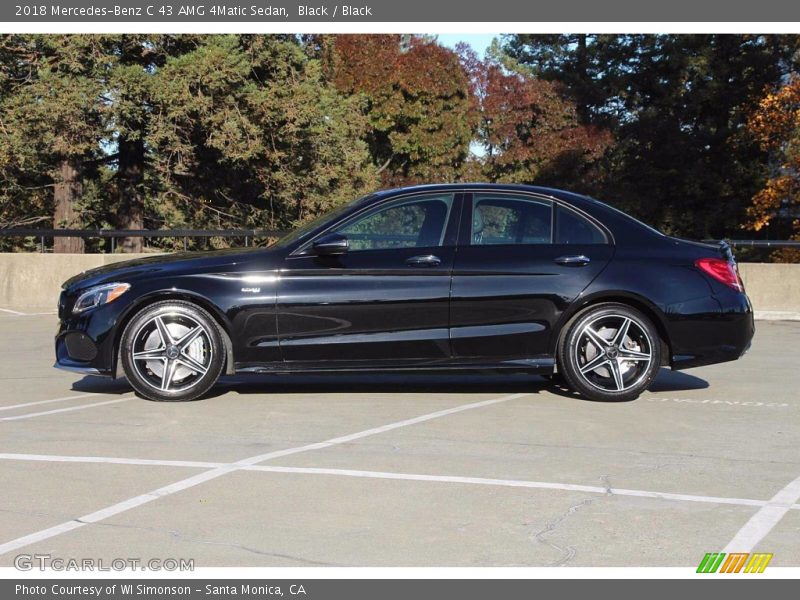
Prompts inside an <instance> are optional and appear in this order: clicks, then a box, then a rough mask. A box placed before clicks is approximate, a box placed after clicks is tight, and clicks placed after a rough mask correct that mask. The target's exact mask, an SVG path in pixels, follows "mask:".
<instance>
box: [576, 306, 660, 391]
mask: <svg viewBox="0 0 800 600" xmlns="http://www.w3.org/2000/svg"><path fill="white" fill-rule="evenodd" d="M652 361H653V341H652V340H651V339H650V336H649V335H648V333H647V331H646V329H645V327H644V326H643V325H642V324H641V323H639V322H637V321H636V320H635V319H632V318H631V317H629V316H626V315H621V314H607V315H603V316H600V317H598V318H596V319H593V320H591V321H589V322H588V323H586V324H585V325H584V326H583V328H582V329H581V331H580V333H579V336H578V343H577V344H576V345H575V364H576V365H577V367H578V369H577V370H578V373H579V374H580V376H581V377H582V378H583V380H584V381H585V382H586V383H588V384H589V385H591V386H593V387H595V388H597V389H600V390H603V391H605V392H623V391H626V390H629V389H631V388H633V387H635V386H637V385H638V384H639V383H640V382H641V381H642V380H643V379H644V378H645V377H647V374H648V370H649V368H650V364H651V363H652Z"/></svg>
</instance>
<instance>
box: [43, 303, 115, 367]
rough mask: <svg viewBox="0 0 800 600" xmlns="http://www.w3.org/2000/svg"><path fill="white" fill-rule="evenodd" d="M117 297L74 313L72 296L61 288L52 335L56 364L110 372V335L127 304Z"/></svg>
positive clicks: (112, 352) (112, 337)
mask: <svg viewBox="0 0 800 600" xmlns="http://www.w3.org/2000/svg"><path fill="white" fill-rule="evenodd" d="M121 300H122V299H120V300H117V301H115V302H111V303H109V304H106V305H103V306H98V307H97V308H94V309H91V310H89V311H87V312H85V313H81V314H77V315H75V314H72V303H73V302H74V298H69V297H67V296H66V294H65V293H63V292H62V294H61V298H60V299H59V305H58V317H59V325H58V332H57V333H56V337H55V353H56V362H55V365H54V366H55V367H56V368H59V369H64V370H67V371H73V372H77V373H82V374H85V375H108V376H111V375H113V373H114V343H115V339H114V335H115V331H116V325H117V323H118V321H119V318H120V315H121V314H122V312H123V311H124V310H125V306H126V304H127V303H125V302H122V301H121Z"/></svg>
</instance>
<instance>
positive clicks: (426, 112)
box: [331, 35, 477, 185]
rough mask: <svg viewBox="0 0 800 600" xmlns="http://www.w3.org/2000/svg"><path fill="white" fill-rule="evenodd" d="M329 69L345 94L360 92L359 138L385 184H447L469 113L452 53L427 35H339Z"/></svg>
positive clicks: (462, 150)
mask: <svg viewBox="0 0 800 600" xmlns="http://www.w3.org/2000/svg"><path fill="white" fill-rule="evenodd" d="M332 54H333V56H332V59H331V60H332V66H331V71H332V73H333V75H332V77H333V81H334V83H335V85H336V87H337V88H338V89H339V90H340V91H342V92H343V93H345V94H348V95H349V94H363V95H364V97H365V98H366V99H367V101H368V103H367V105H366V107H365V109H366V111H367V115H368V117H369V122H370V125H371V129H370V131H369V132H368V134H367V136H366V139H367V141H368V143H369V147H370V152H371V153H372V157H373V161H374V164H375V165H376V166H377V167H378V169H379V171H381V172H382V175H383V181H384V183H385V184H387V185H393V184H402V183H418V182H431V181H443V182H444V181H455V180H456V179H458V178H459V174H460V171H461V169H462V167H463V165H464V163H465V161H466V159H467V157H468V156H469V145H470V142H471V140H472V135H473V129H474V127H475V124H476V119H477V114H476V112H475V110H474V108H475V107H474V104H473V102H472V99H471V97H470V89H469V78H468V75H467V73H466V72H465V70H464V68H463V67H462V65H461V64H460V62H459V58H458V55H457V54H456V53H455V52H453V51H452V50H449V49H447V48H444V47H442V46H440V45H438V44H437V43H436V42H435V41H434V40H432V39H430V38H419V37H411V36H406V37H402V36H399V35H341V36H337V37H336V38H335V43H334V51H333V53H332Z"/></svg>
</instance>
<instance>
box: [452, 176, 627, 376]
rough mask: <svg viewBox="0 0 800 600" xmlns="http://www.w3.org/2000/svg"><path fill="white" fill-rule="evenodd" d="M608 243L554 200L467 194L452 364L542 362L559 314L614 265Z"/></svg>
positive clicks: (454, 299) (455, 293) (604, 236)
mask: <svg viewBox="0 0 800 600" xmlns="http://www.w3.org/2000/svg"><path fill="white" fill-rule="evenodd" d="M609 242H610V240H609V237H608V235H607V234H606V233H605V232H604V231H603V230H602V229H601V228H600V227H599V226H598V225H597V224H595V223H593V222H592V221H591V220H590V219H589V218H588V217H587V216H585V215H582V214H579V213H578V212H576V211H574V210H573V209H571V208H569V207H567V206H564V205H562V204H560V203H559V202H557V201H556V200H554V199H552V198H546V197H540V196H536V195H530V194H521V193H507V192H502V193H497V192H491V191H488V192H477V191H476V192H474V193H472V194H466V195H465V198H464V210H463V213H462V222H461V235H460V240H459V246H458V251H457V254H456V258H455V261H454V265H453V278H452V291H451V327H450V339H451V346H452V350H453V355H454V357H456V358H461V359H464V358H470V359H487V360H489V361H492V362H496V361H498V360H519V359H536V358H537V357H547V354H548V347H549V341H550V336H551V335H552V333H553V328H554V326H555V324H556V323H557V322H558V319H559V317H560V316H561V314H562V312H563V311H564V310H565V309H566V307H567V306H569V304H570V303H571V302H572V301H573V300H574V299H575V298H576V297H577V296H578V295H579V294H580V293H581V291H583V290H584V289H585V288H586V287H587V286H588V285H589V283H590V282H591V281H592V280H593V279H594V278H595V277H596V276H597V275H598V274H599V273H600V271H602V269H603V268H604V267H605V266H606V264H607V263H608V261H609V259H610V258H611V255H612V253H613V245H611V244H610V243H609Z"/></svg>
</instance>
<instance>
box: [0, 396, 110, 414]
mask: <svg viewBox="0 0 800 600" xmlns="http://www.w3.org/2000/svg"><path fill="white" fill-rule="evenodd" d="M97 395H98V394H97V393H93V392H88V393H86V394H78V395H77V396H64V397H63V398H53V399H52V400H37V401H36V402H25V403H23V404H12V405H11V406H0V411H2V410H11V409H13V408H25V407H26V406H38V405H39V404H52V403H53V402H66V401H67V400H77V399H78V398H87V397H88V396H97Z"/></svg>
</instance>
